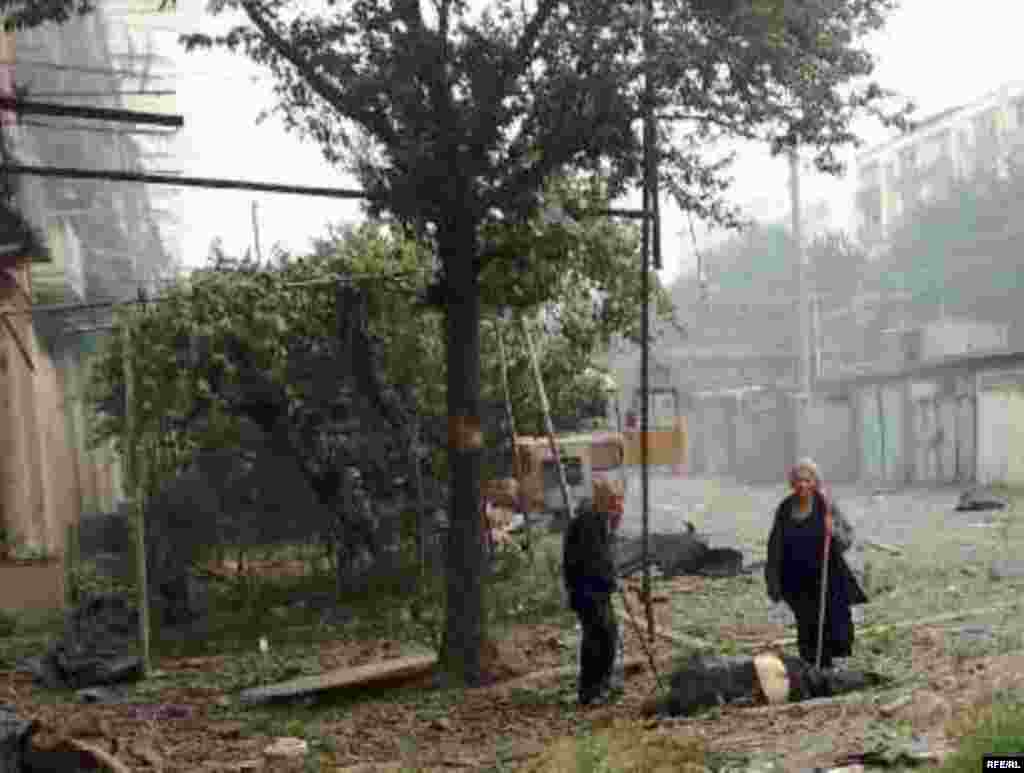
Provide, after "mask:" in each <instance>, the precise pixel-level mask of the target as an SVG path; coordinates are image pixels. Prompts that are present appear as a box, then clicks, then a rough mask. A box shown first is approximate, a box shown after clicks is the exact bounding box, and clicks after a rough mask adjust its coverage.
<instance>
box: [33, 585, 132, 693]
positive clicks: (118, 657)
mask: <svg viewBox="0 0 1024 773" xmlns="http://www.w3.org/2000/svg"><path fill="white" fill-rule="evenodd" d="M137 633H138V612H137V611H136V610H135V609H134V607H133V606H132V605H131V604H130V603H129V601H128V600H127V599H126V598H125V597H124V596H119V595H105V596H95V597H93V598H90V599H87V600H86V601H85V602H83V603H82V604H80V605H79V606H78V607H76V608H75V609H74V610H73V612H72V613H71V615H70V616H69V619H68V622H67V624H66V626H65V630H64V633H63V635H62V636H61V637H60V638H59V639H58V640H57V641H56V642H54V643H53V645H51V647H50V648H49V649H48V650H47V652H46V653H45V654H44V655H43V656H42V657H39V658H30V659H28V660H26V661H24V662H23V663H22V664H21V666H20V668H21V670H24V671H27V672H28V673H30V674H32V675H33V676H34V677H35V678H36V681H38V682H39V683H41V684H43V685H45V686H46V687H50V688H57V689H71V690H81V689H83V688H86V687H101V686H109V685H114V684H120V683H124V682H134V681H137V680H138V679H141V678H142V659H141V658H139V657H138V656H136V655H133V654H128V653H130V652H133V651H134V650H135V649H136V635H137Z"/></svg>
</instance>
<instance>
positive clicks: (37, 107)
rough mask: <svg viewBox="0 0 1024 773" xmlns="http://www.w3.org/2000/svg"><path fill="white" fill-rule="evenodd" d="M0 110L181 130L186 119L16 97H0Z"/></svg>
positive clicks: (178, 116) (164, 114) (160, 114)
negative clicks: (169, 127) (171, 127)
mask: <svg viewBox="0 0 1024 773" xmlns="http://www.w3.org/2000/svg"><path fill="white" fill-rule="evenodd" d="M0 108H6V109H8V110H13V111H14V112H16V113H21V114H26V115H28V114H32V115H52V116H59V117H62V118H64V117H66V118H91V119H95V120H100V121H116V122H120V123H141V124H149V125H152V126H173V127H175V128H181V127H182V126H184V125H185V119H184V118H182V117H181V116H180V115H169V114H166V113H146V112H141V111H138V110H124V109H122V108H113V107H91V106H88V105H58V104H54V103H52V102H35V101H32V100H26V99H17V98H16V97H6V96H0Z"/></svg>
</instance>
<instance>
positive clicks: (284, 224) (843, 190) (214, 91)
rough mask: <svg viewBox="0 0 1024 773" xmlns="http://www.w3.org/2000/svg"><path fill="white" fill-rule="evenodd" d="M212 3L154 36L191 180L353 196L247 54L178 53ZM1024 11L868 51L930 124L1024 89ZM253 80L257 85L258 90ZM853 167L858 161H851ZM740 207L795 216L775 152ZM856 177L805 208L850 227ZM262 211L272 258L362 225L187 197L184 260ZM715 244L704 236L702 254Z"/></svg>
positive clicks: (926, 3)
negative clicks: (291, 125) (342, 190)
mask: <svg viewBox="0 0 1024 773" xmlns="http://www.w3.org/2000/svg"><path fill="white" fill-rule="evenodd" d="M204 7H205V0H179V3H178V8H179V11H178V14H177V18H176V20H175V21H174V22H173V23H169V22H168V21H166V18H165V19H164V20H161V21H159V22H157V23H155V24H154V26H157V25H159V26H160V27H161V28H162V29H161V30H160V31H159V32H158V33H156V34H155V37H156V39H157V40H158V41H159V43H160V48H161V50H162V51H164V52H166V53H168V54H170V55H171V56H173V57H175V58H176V59H177V61H178V65H179V77H178V79H177V89H178V97H177V107H178V110H179V112H181V113H182V114H183V115H184V118H185V129H184V132H183V136H182V139H181V142H180V143H179V148H180V149H181V151H182V155H183V159H182V160H183V163H182V169H183V171H184V173H185V174H189V175H201V176H207V177H233V178H244V179H252V180H260V181H269V182H283V183H290V184H295V185H319V186H337V187H354V182H353V181H352V180H349V179H346V178H345V177H344V176H343V175H341V174H340V173H339V172H337V171H335V170H334V169H332V168H330V167H329V166H328V165H327V164H326V163H325V162H324V161H323V160H322V158H321V156H320V152H319V150H318V148H317V147H316V146H315V145H313V144H311V143H304V142H301V141H300V140H299V139H298V137H296V136H295V135H291V134H288V133H287V132H285V130H284V129H283V127H282V126H281V124H280V122H279V121H278V120H277V119H276V118H271V119H269V120H268V121H267V122H266V123H264V124H262V125H260V126H256V125H255V119H256V116H257V114H258V113H259V112H260V111H261V110H262V109H265V108H269V107H271V106H272V105H273V101H274V97H273V94H272V92H271V89H270V81H269V79H268V76H267V75H265V74H264V72H263V71H262V70H260V69H259V68H257V67H256V66H255V65H253V64H252V63H250V62H249V61H248V60H247V59H245V58H244V57H243V56H241V55H237V56H233V55H230V54H227V53H225V52H221V51H217V52H212V53H191V54H186V53H184V52H183V51H181V50H180V49H179V48H178V47H177V46H176V44H175V35H174V34H173V29H172V28H181V29H183V30H188V31H191V30H195V29H197V28H201V29H202V30H203V31H208V30H209V29H214V28H216V27H217V26H219V25H218V22H217V21H213V20H211V18H210V17H208V16H205V15H204V13H203V9H204ZM1021 30H1024V4H1022V3H1020V2H1019V0H973V2H971V3H970V4H969V5H965V4H964V3H962V2H959V0H904V2H903V4H902V7H901V8H900V9H899V10H898V11H896V12H895V13H894V14H893V15H892V17H891V19H890V22H889V24H888V27H887V29H886V30H885V31H884V32H883V33H882V34H880V35H878V36H877V37H876V38H875V39H874V40H872V41H871V48H872V50H873V51H874V52H875V53H876V54H877V56H878V62H879V66H878V71H877V78H878V79H879V80H880V81H881V82H882V83H883V85H885V86H888V87H890V88H893V89H897V90H899V91H900V92H902V93H904V94H906V95H907V96H909V97H910V98H912V99H913V100H914V101H915V102H916V103H917V104H918V105H919V107H920V113H921V115H927V114H930V113H934V112H938V111H940V110H943V109H945V108H948V107H952V106H954V105H958V104H962V103H964V102H970V101H972V100H974V99H976V98H978V97H980V96H982V95H983V94H985V93H986V92H989V91H992V90H994V89H996V88H998V87H999V86H1000V85H1001V84H1003V83H1005V82H1007V81H1012V80H1018V79H1024V58H1022V57H1021V53H1020V46H1021ZM254 76H256V77H258V78H259V80H255V81H254V80H253V78H254ZM863 135H864V136H865V139H867V140H869V141H871V142H879V141H882V140H884V139H885V138H886V135H885V133H884V132H882V131H881V130H879V129H878V128H876V127H874V126H872V125H870V124H868V125H867V126H865V127H864V128H863ZM851 158H852V156H851ZM734 176H735V178H736V183H735V186H734V188H733V191H732V196H733V199H734V200H735V201H736V202H738V203H741V204H744V205H746V206H747V207H748V212H749V213H750V214H751V215H755V216H760V217H783V216H785V215H786V213H787V211H788V189H787V180H788V166H787V164H786V162H785V160H783V159H772V158H770V156H769V154H768V153H767V151H766V150H764V149H763V148H759V147H748V148H746V149H745V150H744V152H743V155H742V157H741V160H740V162H739V163H738V164H737V166H736V167H735V173H734ZM852 186H853V180H852V175H850V176H848V178H847V179H846V180H835V179H832V178H827V177H825V176H822V175H818V174H817V173H815V172H813V171H812V170H809V169H808V170H807V171H806V172H805V173H804V176H803V185H802V187H803V192H804V200H805V203H810V202H811V201H813V200H815V199H822V198H825V199H828V201H829V203H830V205H831V207H832V209H833V211H834V213H835V215H836V225H844V224H845V223H846V220H845V218H847V217H848V214H849V211H850V206H851V202H852V198H853V195H852ZM253 201H256V202H258V211H259V221H260V237H261V238H260V241H261V244H262V246H263V250H264V253H266V251H267V249H268V248H269V245H270V244H272V243H274V242H280V243H283V244H284V245H286V246H288V247H290V248H293V249H304V248H305V247H307V246H308V244H309V240H310V239H311V238H312V237H314V236H318V235H321V234H323V233H324V231H325V226H326V224H327V223H329V222H339V221H343V220H353V219H356V218H358V209H357V206H356V205H355V204H354V203H351V202H346V201H340V200H330V199H320V198H311V197H305V196H302V197H300V196H288V195H263V194H250V193H247V192H239V191H200V190H196V189H188V190H186V191H185V192H184V193H183V194H182V202H183V205H182V207H183V229H182V230H183V244H182V255H183V257H184V261H185V263H186V264H187V265H198V264H200V263H202V262H203V260H204V259H205V256H206V254H207V248H208V245H209V243H210V241H211V240H212V239H213V238H215V237H221V238H223V240H224V242H225V245H226V247H227V249H228V251H229V252H232V251H234V252H241V251H243V250H244V249H245V248H246V247H248V246H249V245H251V244H252V217H251V207H252V202H253ZM684 230H686V219H685V218H684V217H683V216H682V215H680V213H679V212H677V211H675V210H674V209H673V208H671V207H667V208H666V211H665V222H664V225H663V240H664V241H663V255H664V256H665V268H664V271H663V272H662V276H663V279H665V280H671V279H672V278H674V277H675V276H677V275H678V274H679V272H680V271H681V270H683V269H684V268H687V267H689V266H690V265H691V261H692V257H691V256H692V254H693V249H692V241H691V239H690V237H689V233H688V230H686V233H685V236H684ZM713 238H714V237H713V236H709V235H708V234H707V233H706V232H704V230H703V229H700V228H698V240H697V241H698V247H699V248H702V249H703V248H706V247H707V246H708V244H709V243H710V241H709V240H710V239H713Z"/></svg>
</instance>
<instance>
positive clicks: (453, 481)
mask: <svg viewBox="0 0 1024 773" xmlns="http://www.w3.org/2000/svg"><path fill="white" fill-rule="evenodd" d="M460 226H461V227H460V228H458V229H456V228H451V229H446V230H445V231H443V232H442V234H441V239H440V248H441V255H442V259H443V260H444V265H445V275H446V280H447V286H446V290H447V293H446V294H447V299H446V300H447V316H446V324H447V330H446V338H445V340H446V342H447V355H448V468H449V475H450V485H451V500H450V501H451V513H450V517H449V523H450V527H449V530H448V551H447V594H446V619H445V631H444V641H443V644H442V647H441V665H442V669H443V671H444V674H445V676H446V677H447V679H448V680H449V681H451V682H452V683H455V684H470V685H472V684H477V683H479V680H480V649H481V645H482V642H483V637H484V610H483V606H484V603H483V602H484V597H483V592H484V588H483V528H482V523H481V519H480V462H481V451H482V445H483V442H482V435H481V431H480V287H479V283H478V277H477V271H476V265H475V264H476V260H475V256H476V235H475V234H476V229H475V226H474V224H472V223H470V224H469V227H468V228H467V227H466V225H464V224H460Z"/></svg>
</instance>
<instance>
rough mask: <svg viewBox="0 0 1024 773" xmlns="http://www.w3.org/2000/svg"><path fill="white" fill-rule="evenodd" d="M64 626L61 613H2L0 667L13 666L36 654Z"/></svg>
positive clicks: (10, 667)
mask: <svg viewBox="0 0 1024 773" xmlns="http://www.w3.org/2000/svg"><path fill="white" fill-rule="evenodd" d="M63 625H64V616H63V613H61V612H59V611H52V612H22V613H19V614H5V615H4V616H3V626H4V631H3V633H2V634H0V668H4V669H13V668H15V667H16V666H17V664H18V663H19V662H20V661H22V660H24V659H25V658H28V657H32V656H34V655H39V654H40V653H41V652H43V650H45V649H46V647H47V646H48V645H49V643H50V641H51V640H52V639H53V637H54V636H57V635H58V634H59V633H60V632H61V630H62V628H63Z"/></svg>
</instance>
